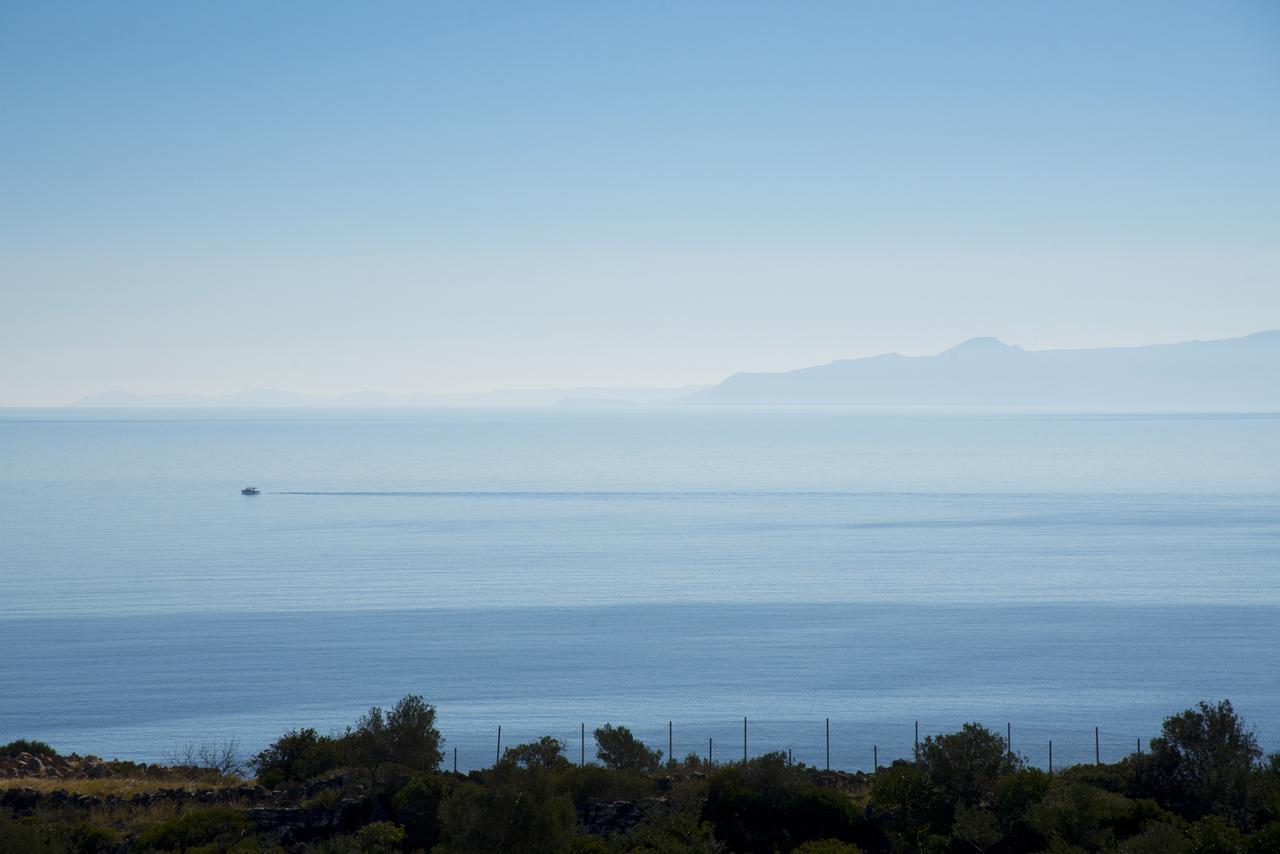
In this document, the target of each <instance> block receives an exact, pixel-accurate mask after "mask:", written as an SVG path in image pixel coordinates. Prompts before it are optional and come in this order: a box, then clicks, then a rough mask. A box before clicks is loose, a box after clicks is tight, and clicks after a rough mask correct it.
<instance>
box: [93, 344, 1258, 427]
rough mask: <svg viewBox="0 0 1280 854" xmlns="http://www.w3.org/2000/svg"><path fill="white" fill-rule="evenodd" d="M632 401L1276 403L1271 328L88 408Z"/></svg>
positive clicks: (113, 396)
mask: <svg viewBox="0 0 1280 854" xmlns="http://www.w3.org/2000/svg"><path fill="white" fill-rule="evenodd" d="M636 404H660V405H663V404H756V405H766V406H777V405H789V404H794V405H801V404H813V405H846V404H856V405H879V406H930V405H933V406H949V405H950V406H1027V405H1029V406H1074V405H1139V406H1142V405H1153V406H1184V405H1185V406H1256V405H1265V406H1277V405H1280V331H1272V332H1258V333H1255V334H1253V335H1248V336H1245V337H1243V338H1226V339H1222V340H1218V341H1185V342H1183V343H1180V344H1155V345H1151V346H1147V347H1105V348H1100V349H1093V350H1023V349H1022V348H1021V347H1016V346H1012V345H1009V344H1004V343H1002V342H1000V341H998V340H996V339H995V338H971V339H969V340H968V341H965V342H964V343H963V344H960V345H957V346H955V347H952V348H951V349H950V350H946V351H944V352H942V353H939V354H937V355H936V356H901V355H899V354H897V353H887V354H885V355H882V356H869V357H867V358H862V359H841V360H839V361H836V362H832V363H830V364H828V365H819V366H817V367H813V368H801V369H800V370H794V371H786V372H783V373H742V374H734V375H733V376H731V377H729V378H728V379H726V380H725V381H724V382H722V383H720V384H719V385H714V386H709V387H703V386H686V387H684V388H646V387H639V388H551V389H511V390H503V391H492V392H485V393H481V394H388V393H385V392H377V391H360V392H353V393H351V394H342V395H332V396H324V395H310V394H300V393H298V392H290V391H277V390H273V389H255V390H252V391H244V392H239V393H236V394H228V395H222V396H210V395H193V394H163V395H139V394H131V393H129V392H124V391H109V392H104V393H102V394H95V395H92V396H90V397H86V398H83V399H81V400H78V401H76V402H75V403H74V404H72V405H73V406H97V407H145V406H150V407H184V408H187V407H191V408H204V407H225V408H255V407H256V408H293V407H379V406H382V407H406V406H551V405H559V406H569V407H573V406H577V407H597V408H598V407H614V406H619V407H624V406H631V405H636Z"/></svg>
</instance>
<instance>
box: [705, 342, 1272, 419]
mask: <svg viewBox="0 0 1280 854" xmlns="http://www.w3.org/2000/svg"><path fill="white" fill-rule="evenodd" d="M1277 377H1280V331H1270V332H1258V333H1255V334H1253V335H1248V336H1246V337H1243V338H1227V339H1223V340H1218V341H1187V342H1183V343H1180V344H1157V345H1152V346H1147V347H1107V348H1102V349H1093V350H1023V349H1022V348H1021V347H1016V346H1011V345H1009V344H1005V343H1003V342H1001V341H998V340H996V339H995V338H971V339H969V340H968V341H965V342H964V343H963V344H959V345H957V346H955V347H952V348H951V349H949V350H946V351H944V352H942V353H939V354H937V355H935V356H900V355H898V354H897V353H887V354H885V355H882V356H871V357H868V358H863V359H842V360H840V361H836V362H832V363H830V364H828V365H820V366H818V367H813V368H803V369H800V370H795V371H787V372H785V373H742V374H734V375H733V376H731V377H729V378H728V379H727V380H725V381H724V382H722V383H720V384H719V385H716V386H712V387H711V388H707V389H703V390H701V391H695V392H693V393H692V394H689V395H686V396H685V397H684V398H683V400H684V402H686V403H699V404H764V405H779V404H819V405H820V404H870V405H978V406H982V405H1063V406H1066V405H1074V404H1083V405H1089V404H1104V405H1105V404H1117V405H1118V404H1137V405H1173V406H1177V405H1192V406H1197V405H1198V406H1212V405H1225V406H1230V405H1275V404H1280V380H1278V379H1277Z"/></svg>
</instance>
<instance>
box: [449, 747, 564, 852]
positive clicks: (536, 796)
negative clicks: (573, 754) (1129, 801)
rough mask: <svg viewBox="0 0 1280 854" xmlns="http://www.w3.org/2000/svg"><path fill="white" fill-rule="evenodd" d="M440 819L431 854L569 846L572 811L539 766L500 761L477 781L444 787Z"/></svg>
mask: <svg viewBox="0 0 1280 854" xmlns="http://www.w3.org/2000/svg"><path fill="white" fill-rule="evenodd" d="M440 819H441V834H440V835H441V842H440V844H439V845H438V846H436V848H435V849H434V851H433V854H490V852H494V851H502V852H507V854H545V852H556V851H567V850H569V848H570V847H571V845H572V841H573V835H574V825H575V821H576V815H575V813H574V809H573V801H572V800H570V798H569V796H568V795H567V794H564V793H562V792H560V791H557V789H556V787H555V785H554V782H553V775H552V774H551V773H549V772H548V771H546V770H545V769H541V768H529V769H526V768H516V767H513V766H507V767H502V766H500V767H499V768H497V769H494V771H493V772H491V773H490V774H489V775H487V776H486V777H485V781H484V785H483V786H481V785H477V784H475V783H464V784H462V785H460V786H458V787H456V788H455V789H454V790H453V791H452V792H450V793H449V795H448V797H446V798H445V799H444V802H443V803H442V804H441V806H440Z"/></svg>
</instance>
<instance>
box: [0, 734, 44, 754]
mask: <svg viewBox="0 0 1280 854" xmlns="http://www.w3.org/2000/svg"><path fill="white" fill-rule="evenodd" d="M19 753H34V754H39V755H41V756H57V755H58V751H56V750H54V749H53V747H52V746H50V745H49V744H47V743H46V742H43V741H35V740H32V739H26V738H20V739H18V740H16V741H11V742H9V743H8V744H6V745H4V746H0V756H17V755H18V754H19Z"/></svg>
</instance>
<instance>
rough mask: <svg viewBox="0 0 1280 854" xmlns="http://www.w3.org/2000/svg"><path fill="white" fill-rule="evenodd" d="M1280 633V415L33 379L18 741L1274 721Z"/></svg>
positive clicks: (0, 503) (4, 517)
mask: <svg viewBox="0 0 1280 854" xmlns="http://www.w3.org/2000/svg"><path fill="white" fill-rule="evenodd" d="M247 484H255V485H257V486H258V487H259V488H261V490H262V494H261V495H259V496H256V497H243V496H241V495H240V494H239V489H240V487H242V486H244V485H247ZM1277 661H1280V415H1276V414H1265V413H1264V414H1222V413H1217V414H1215V413H1200V414H1169V413H1147V414H1114V413H1111V414H1107V413H1103V414H1003V415H1001V414H981V413H976V414H975V413H960V412H945V411H942V412H929V413H916V414H891V413H884V412H874V411H855V410H816V409H797V410H790V411H778V410H749V409H748V410H721V409H679V410H674V409H673V410H667V409H649V408H636V409H625V410H595V409H591V410H579V409H552V408H549V409H546V410H418V411H408V410H405V411H377V412H370V411H303V412H274V413H272V412H194V411H190V412H165V411H147V412H116V411H94V410H7V411H6V410H0V742H3V741H7V740H9V739H11V738H16V737H20V736H21V737H31V738H42V739H45V740H48V741H50V742H53V743H54V744H55V745H57V746H58V747H60V748H62V749H65V750H77V751H79V752H81V753H97V754H101V755H107V756H119V757H121V758H126V757H127V758H136V759H145V760H154V759H160V758H163V757H164V755H165V754H166V753H167V752H168V751H171V750H174V749H176V748H178V747H180V746H181V745H183V744H184V743H186V742H188V741H201V740H223V739H229V738H236V739H238V740H239V741H240V743H241V745H242V746H243V747H244V748H245V749H246V750H247V751H253V750H257V749H260V748H261V747H263V746H265V744H266V743H267V742H269V741H270V740H271V739H272V738H274V737H275V736H277V735H278V734H280V733H281V732H283V731H284V730H285V729H288V728H293V727H296V726H301V725H314V726H317V727H318V728H320V729H322V730H324V729H329V728H337V727H340V726H343V725H345V724H347V723H349V722H351V721H352V720H354V719H355V717H357V716H358V715H359V713H360V712H361V711H362V710H364V709H366V708H367V707H368V706H370V705H373V704H380V705H387V704H390V703H392V702H394V701H395V700H396V699H397V698H398V697H399V696H401V695H402V694H405V693H408V692H414V693H421V694H423V695H425V696H426V697H427V699H428V700H429V701H430V702H433V703H435V704H436V705H437V707H438V709H439V714H440V725H441V729H442V731H443V732H444V734H445V736H446V739H447V743H448V744H447V746H448V747H449V748H450V749H452V748H453V747H457V748H458V751H459V754H458V759H459V765H460V767H463V768H467V767H477V766H481V765H485V764H488V763H490V762H492V760H493V756H494V752H495V749H496V744H495V740H496V738H495V736H496V729H497V727H498V726H499V725H501V726H502V731H503V739H504V742H506V743H507V744H511V743H514V742H515V741H517V740H527V739H529V738H533V737H535V736H539V735H543V734H551V735H556V736H558V737H561V738H563V739H565V740H566V741H568V742H569V743H570V744H571V746H572V752H573V754H574V755H575V756H576V754H577V750H578V734H579V726H580V724H582V723H585V724H586V725H587V729H588V733H589V731H590V729H591V728H593V727H594V726H597V725H599V724H602V723H604V722H606V721H610V722H613V723H623V724H627V725H629V726H631V727H632V728H633V729H635V730H636V731H638V732H639V733H640V734H642V735H644V736H645V737H646V738H648V739H649V740H650V741H651V742H652V743H653V744H654V745H655V746H658V747H661V748H662V749H663V750H665V749H666V747H667V722H668V721H669V720H670V721H673V722H674V723H673V735H674V747H675V751H676V753H678V754H680V755H683V754H685V753H688V752H693V751H696V752H700V753H704V754H705V753H706V751H707V749H708V739H714V749H715V753H716V758H717V759H720V758H724V759H729V758H734V757H739V756H741V753H742V719H743V717H744V716H745V717H747V718H748V719H749V725H748V751H749V752H750V753H752V754H756V753H760V752H763V751H765V750H772V749H782V750H787V749H790V750H792V751H793V752H794V755H795V756H796V758H798V759H803V760H805V761H809V762H817V763H822V762H823V761H825V760H824V733H825V720H826V719H827V718H830V726H831V758H832V764H833V765H834V766H837V767H844V768H851V769H852V768H867V767H869V766H870V764H871V754H872V747H873V745H874V746H876V747H878V749H879V752H880V757H881V759H882V760H884V759H886V758H892V757H893V756H900V755H907V754H909V753H910V750H911V745H912V739H913V737H914V725H915V722H916V721H919V722H920V729H921V734H922V735H924V734H927V733H932V732H939V731H946V730H950V729H954V728H957V727H958V726H959V725H960V724H961V723H963V722H964V721H968V720H979V721H982V722H984V723H987V724H988V725H990V726H992V727H995V728H998V729H1000V730H1001V731H1003V730H1004V728H1005V726H1006V723H1009V722H1011V723H1012V726H1013V737H1014V746H1015V748H1016V749H1019V750H1021V751H1023V752H1024V753H1026V754H1027V755H1028V756H1029V758H1031V759H1032V760H1033V761H1037V762H1043V761H1044V760H1045V758H1046V756H1045V754H1046V753H1047V744H1048V740H1049V739H1050V738H1052V739H1053V740H1054V759H1055V764H1060V763H1065V762H1074V761H1085V760H1091V759H1092V757H1093V728H1094V727H1095V726H1097V727H1099V728H1100V732H1101V742H1102V750H1103V754H1104V758H1108V757H1110V758H1115V757H1116V756H1119V755H1120V754H1121V753H1124V752H1127V751H1129V750H1132V749H1133V748H1134V746H1135V743H1136V740H1137V739H1139V738H1141V739H1143V741H1144V743H1145V740H1146V739H1147V738H1149V737H1150V736H1152V735H1155V734H1156V733H1157V732H1158V727H1159V723H1160V721H1161V719H1162V718H1163V716H1164V715H1166V714H1169V713H1172V712H1174V711H1177V710H1179V709H1182V708H1185V707H1186V706H1188V705H1190V704H1192V703H1194V702H1195V701H1197V700H1199V699H1202V698H1220V697H1229V698H1230V699H1232V700H1233V701H1234V702H1235V704H1236V706H1237V708H1238V709H1239V710H1240V711H1241V712H1242V713H1243V714H1244V715H1245V716H1246V717H1247V718H1248V719H1249V720H1250V721H1252V722H1253V723H1254V724H1255V725H1256V727H1257V729H1258V731H1259V735H1260V737H1261V739H1262V741H1263V742H1264V743H1265V744H1267V745H1268V746H1270V747H1271V748H1272V749H1276V748H1277V747H1280V667H1278V666H1277V664H1276V662H1277ZM590 751H591V745H590V736H589V735H588V753H590ZM449 761H450V762H451V761H452V755H451V754H450V757H449Z"/></svg>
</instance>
